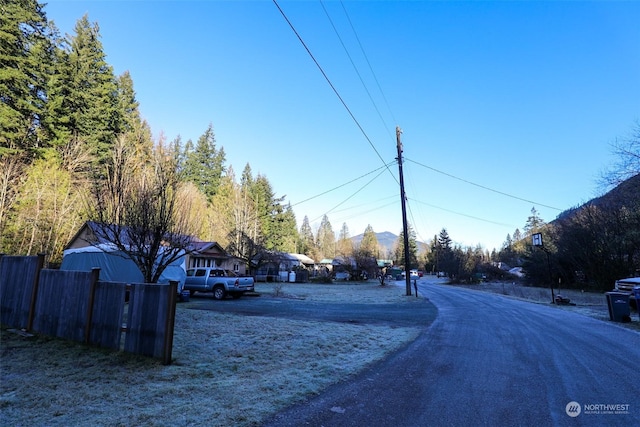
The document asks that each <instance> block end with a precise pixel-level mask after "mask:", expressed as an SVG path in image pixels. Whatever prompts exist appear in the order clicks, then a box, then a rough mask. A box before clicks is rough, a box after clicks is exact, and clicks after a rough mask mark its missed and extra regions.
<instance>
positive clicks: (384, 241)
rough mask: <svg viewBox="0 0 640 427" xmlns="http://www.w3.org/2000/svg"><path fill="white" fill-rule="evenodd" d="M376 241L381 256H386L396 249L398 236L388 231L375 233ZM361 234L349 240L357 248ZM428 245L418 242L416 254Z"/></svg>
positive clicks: (360, 240) (424, 249)
mask: <svg viewBox="0 0 640 427" xmlns="http://www.w3.org/2000/svg"><path fill="white" fill-rule="evenodd" d="M375 235H376V239H378V245H380V248H381V251H382V253H381V254H380V255H381V256H386V255H387V254H388V253H391V252H393V250H394V249H395V247H396V242H397V241H398V235H397V234H393V233H392V232H390V231H383V232H382V233H375ZM363 236H364V233H363V234H358V235H357V236H354V237H352V238H351V241H352V242H353V244H354V246H357V245H359V244H360V242H362V237H363ZM428 247H429V245H428V244H427V243H424V242H418V252H424V251H426V250H427V248H428Z"/></svg>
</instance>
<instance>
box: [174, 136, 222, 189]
mask: <svg viewBox="0 0 640 427" xmlns="http://www.w3.org/2000/svg"><path fill="white" fill-rule="evenodd" d="M184 157H185V161H184V179H185V180H187V181H191V182H193V183H194V184H195V185H196V187H198V188H199V189H200V191H202V192H203V193H204V194H205V195H206V196H207V198H208V199H209V200H211V198H212V197H213V196H214V195H215V194H216V191H217V190H218V187H219V185H220V180H221V179H222V176H223V174H224V172H225V164H224V162H225V160H226V159H225V157H226V155H225V152H224V148H222V147H221V148H220V149H218V148H217V147H216V138H215V133H214V131H213V125H212V124H209V127H208V128H207V130H205V132H204V133H203V134H202V135H201V136H200V138H198V141H197V142H196V145H195V147H194V146H193V143H192V142H191V140H189V141H187V144H186V145H185V150H184Z"/></svg>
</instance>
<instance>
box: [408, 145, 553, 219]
mask: <svg viewBox="0 0 640 427" xmlns="http://www.w3.org/2000/svg"><path fill="white" fill-rule="evenodd" d="M405 160H406V161H408V162H411V163H415V164H416V165H418V166H422V167H423V168H425V169H429V170H432V171H434V172H437V173H439V174H442V175H445V176H448V177H449V178H453V179H457V180H458V181H461V182H464V183H466V184H469V185H473V186H475V187H478V188H482V189H483V190H487V191H491V192H494V193H496V194H500V195H503V196H506V197H510V198H512V199H516V200H520V201H523V202H527V203H531V204H533V205H537V206H542V207H545V208H549V209H554V210H556V211H562V209H560V208H556V207H553V206H549V205H545V204H544V203H538V202H534V201H533V200H528V199H524V198H522V197H518V196H514V195H513V194H509V193H505V192H503V191H499V190H494V189H493V188H490V187H486V186H484V185H480V184H476V183H475V182H471V181H469V180H466V179H464V178H460V177H457V176H455V175H452V174H450V173H447V172H443V171H441V170H439V169H436V168H434V167H431V166H427V165H425V164H423V163H420V162H416V161H415V160H411V159H407V158H406V157H405Z"/></svg>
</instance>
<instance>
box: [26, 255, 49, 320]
mask: <svg viewBox="0 0 640 427" xmlns="http://www.w3.org/2000/svg"><path fill="white" fill-rule="evenodd" d="M45 256H46V254H44V253H40V254H38V265H37V266H36V274H35V275H34V277H33V286H32V287H31V301H30V302H29V319H27V331H30V330H31V329H32V328H33V318H34V316H35V311H36V299H37V298H38V286H40V271H42V269H43V268H44V257H45Z"/></svg>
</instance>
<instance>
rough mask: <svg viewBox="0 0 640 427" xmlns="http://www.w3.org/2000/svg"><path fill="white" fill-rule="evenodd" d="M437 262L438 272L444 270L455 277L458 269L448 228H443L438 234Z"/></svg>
mask: <svg viewBox="0 0 640 427" xmlns="http://www.w3.org/2000/svg"><path fill="white" fill-rule="evenodd" d="M436 262H437V264H436V270H437V271H438V272H444V273H445V274H446V275H447V276H449V277H453V275H454V274H455V273H456V272H457V270H458V268H457V261H456V256H455V253H454V248H453V247H452V240H451V238H450V237H449V233H448V232H447V229H446V228H443V229H442V230H441V231H440V234H439V235H438V239H437V244H436Z"/></svg>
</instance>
